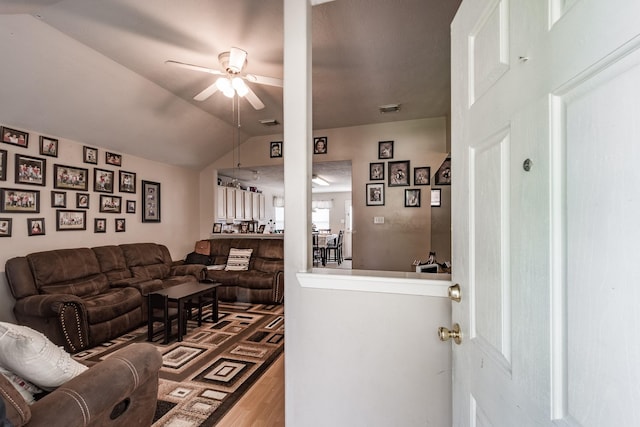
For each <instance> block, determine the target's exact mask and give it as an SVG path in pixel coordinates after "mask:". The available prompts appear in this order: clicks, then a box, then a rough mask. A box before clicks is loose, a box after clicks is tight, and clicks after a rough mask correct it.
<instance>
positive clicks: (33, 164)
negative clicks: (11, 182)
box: [15, 154, 47, 186]
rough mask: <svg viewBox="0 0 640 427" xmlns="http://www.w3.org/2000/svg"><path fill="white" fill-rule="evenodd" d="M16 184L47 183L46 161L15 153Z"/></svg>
mask: <svg viewBox="0 0 640 427" xmlns="http://www.w3.org/2000/svg"><path fill="white" fill-rule="evenodd" d="M15 171H16V178H15V181H16V184H24V185H40V186H45V185H47V161H46V159H41V158H39V157H31V156H25V155H22V154H16V164H15Z"/></svg>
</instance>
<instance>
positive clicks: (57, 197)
mask: <svg viewBox="0 0 640 427" xmlns="http://www.w3.org/2000/svg"><path fill="white" fill-rule="evenodd" d="M51 207H52V208H66V207H67V192H66V191H51Z"/></svg>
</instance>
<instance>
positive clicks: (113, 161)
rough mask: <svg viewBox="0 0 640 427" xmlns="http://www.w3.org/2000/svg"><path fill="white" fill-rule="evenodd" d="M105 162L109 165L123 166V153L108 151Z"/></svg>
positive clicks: (105, 154)
mask: <svg viewBox="0 0 640 427" xmlns="http://www.w3.org/2000/svg"><path fill="white" fill-rule="evenodd" d="M104 162H105V163H106V164H108V165H113V166H122V154H116V153H110V152H109V151H107V152H105V153H104Z"/></svg>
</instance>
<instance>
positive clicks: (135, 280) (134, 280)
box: [109, 277, 152, 288]
mask: <svg viewBox="0 0 640 427" xmlns="http://www.w3.org/2000/svg"><path fill="white" fill-rule="evenodd" d="M150 280H152V279H149V278H148V277H127V278H126V279H120V280H116V281H114V282H111V283H109V286H111V287H112V288H129V287H134V288H138V287H139V286H137V285H140V284H141V283H144V282H148V281H150Z"/></svg>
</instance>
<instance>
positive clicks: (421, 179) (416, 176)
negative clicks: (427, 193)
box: [413, 166, 431, 185]
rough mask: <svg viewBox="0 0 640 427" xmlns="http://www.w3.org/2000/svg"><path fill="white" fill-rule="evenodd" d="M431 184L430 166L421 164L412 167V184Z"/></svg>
mask: <svg viewBox="0 0 640 427" xmlns="http://www.w3.org/2000/svg"><path fill="white" fill-rule="evenodd" d="M430 184H431V168H430V167H429V166H423V167H419V168H413V185H430Z"/></svg>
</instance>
